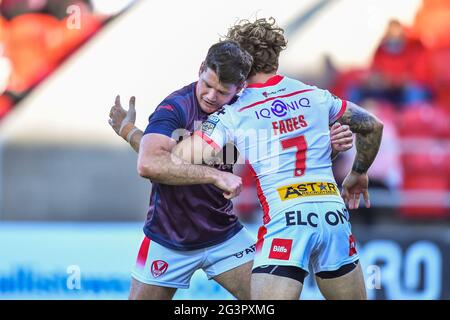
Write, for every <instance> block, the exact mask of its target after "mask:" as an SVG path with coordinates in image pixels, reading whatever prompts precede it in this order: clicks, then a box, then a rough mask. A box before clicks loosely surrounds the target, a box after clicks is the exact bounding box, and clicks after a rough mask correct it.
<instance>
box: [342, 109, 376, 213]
mask: <svg viewBox="0 0 450 320" xmlns="http://www.w3.org/2000/svg"><path fill="white" fill-rule="evenodd" d="M338 121H339V122H340V123H341V124H343V125H348V126H349V127H350V129H351V130H352V131H353V132H354V133H355V134H356V139H355V145H356V156H355V160H354V162H353V167H352V171H351V172H350V173H349V174H348V175H347V177H346V178H345V179H344V182H343V184H342V187H343V188H342V197H343V198H344V201H345V202H346V203H347V204H348V206H349V208H350V209H356V208H358V205H359V199H360V195H361V193H362V194H363V197H364V202H365V205H366V207H370V200H369V192H368V184H369V178H368V176H367V170H369V168H370V166H371V165H372V163H373V161H374V160H375V157H376V155H377V153H378V149H379V148H380V144H381V138H382V135H383V123H382V122H381V121H380V120H379V119H377V117H375V116H374V115H373V114H371V113H370V112H368V111H366V110H364V109H362V108H361V107H358V106H357V105H355V104H354V103H351V102H348V105H347V110H346V111H345V113H344V114H343V115H342V117H341V118H340V119H339V120H338Z"/></svg>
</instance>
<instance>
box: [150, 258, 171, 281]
mask: <svg viewBox="0 0 450 320" xmlns="http://www.w3.org/2000/svg"><path fill="white" fill-rule="evenodd" d="M168 268H169V264H168V263H167V262H165V261H163V260H155V261H153V263H152V267H151V271H152V275H153V277H154V278H158V277H160V276H162V275H163V274H164V273H166V271H167V269H168Z"/></svg>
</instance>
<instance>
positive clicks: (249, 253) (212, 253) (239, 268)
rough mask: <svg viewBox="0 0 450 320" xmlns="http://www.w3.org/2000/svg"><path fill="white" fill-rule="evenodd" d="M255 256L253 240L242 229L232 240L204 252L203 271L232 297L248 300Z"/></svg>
mask: <svg viewBox="0 0 450 320" xmlns="http://www.w3.org/2000/svg"><path fill="white" fill-rule="evenodd" d="M254 255H255V239H254V238H253V237H252V235H251V234H250V233H249V232H248V231H247V230H246V229H245V228H243V229H242V230H241V231H239V232H238V233H237V234H236V235H234V236H233V237H232V238H230V239H228V240H226V241H224V242H223V243H220V244H218V245H215V246H212V247H209V248H208V249H207V251H206V257H207V258H206V261H205V262H204V263H203V266H202V268H203V270H204V271H205V272H206V274H207V276H208V279H214V281H216V282H217V283H218V284H220V285H221V286H222V287H224V288H225V289H226V290H228V292H230V293H231V294H232V295H233V296H234V297H236V298H237V299H240V300H248V299H250V277H251V273H252V266H253V258H254Z"/></svg>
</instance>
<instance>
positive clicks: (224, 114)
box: [195, 109, 234, 151]
mask: <svg viewBox="0 0 450 320" xmlns="http://www.w3.org/2000/svg"><path fill="white" fill-rule="evenodd" d="M233 132H234V130H233V123H232V119H231V111H230V110H226V109H221V110H219V111H217V112H215V113H213V114H211V115H210V116H209V117H208V119H206V120H205V121H204V122H203V123H202V126H201V129H200V130H199V131H196V132H195V134H197V135H199V136H200V137H202V138H203V140H205V141H206V142H207V143H208V144H209V145H211V146H212V147H213V148H214V149H215V150H217V151H219V150H221V149H222V148H223V147H224V146H225V144H226V143H227V142H229V141H233V140H234V134H233Z"/></svg>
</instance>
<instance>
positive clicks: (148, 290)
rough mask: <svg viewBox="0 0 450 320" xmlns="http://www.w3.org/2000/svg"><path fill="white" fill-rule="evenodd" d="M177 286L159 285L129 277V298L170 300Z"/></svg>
mask: <svg viewBox="0 0 450 320" xmlns="http://www.w3.org/2000/svg"><path fill="white" fill-rule="evenodd" d="M176 291H177V288H169V287H160V286H155V285H150V284H145V283H142V282H140V281H138V280H136V279H134V278H132V279H131V288H130V295H129V296H128V299H129V300H172V298H173V296H174V295H175V293H176Z"/></svg>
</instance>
